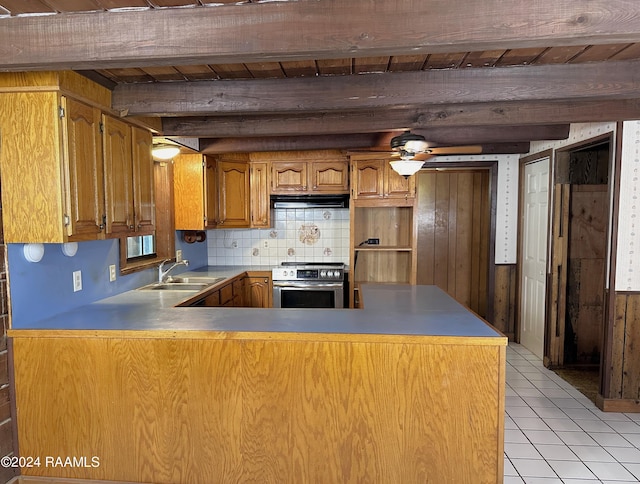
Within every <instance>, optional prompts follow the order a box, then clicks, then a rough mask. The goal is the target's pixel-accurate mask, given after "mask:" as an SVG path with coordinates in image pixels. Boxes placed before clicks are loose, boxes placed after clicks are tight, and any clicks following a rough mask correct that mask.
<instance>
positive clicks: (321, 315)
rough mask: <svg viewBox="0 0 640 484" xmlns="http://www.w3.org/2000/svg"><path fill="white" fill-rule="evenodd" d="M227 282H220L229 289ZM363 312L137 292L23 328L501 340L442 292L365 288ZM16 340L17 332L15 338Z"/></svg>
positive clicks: (215, 273)
mask: <svg viewBox="0 0 640 484" xmlns="http://www.w3.org/2000/svg"><path fill="white" fill-rule="evenodd" d="M247 270H250V271H256V270H261V271H265V270H267V271H268V270H270V268H269V267H265V266H258V267H249V268H247V267H205V268H201V269H196V270H194V271H189V272H185V273H182V274H180V276H188V275H192V276H208V277H209V276H210V277H224V278H233V277H235V276H237V275H240V274H242V273H243V272H245V271H247ZM223 284H224V283H220V285H223ZM360 291H361V299H362V300H363V301H364V309H262V308H219V307H215V308H209V307H175V306H176V305H177V304H179V303H181V302H183V301H185V300H186V299H189V298H191V297H193V296H194V294H195V293H196V292H195V291H194V292H189V291H139V290H132V291H128V292H125V293H122V294H119V295H116V296H112V297H109V298H106V299H103V300H100V301H98V302H95V303H92V304H88V305H86V306H82V307H79V308H77V309H74V310H71V311H67V312H65V313H62V314H59V315H56V316H53V317H51V318H48V319H45V320H43V321H39V322H38V323H34V324H32V325H30V326H29V327H25V328H14V331H11V333H14V334H15V333H16V331H18V330H20V331H19V332H20V335H24V331H21V330H92V331H101V330H140V331H149V330H165V331H214V332H220V331H225V332H227V331H228V332H288V333H325V334H326V333H331V334H365V335H373V334H380V335H416V336H465V337H502V338H504V336H503V335H502V334H500V333H499V332H497V331H496V330H494V329H493V328H492V327H491V326H490V325H488V324H487V323H485V322H484V321H483V320H482V319H480V318H479V317H477V316H476V315H475V314H474V313H472V312H470V311H469V310H468V309H466V308H465V307H464V306H462V305H461V304H459V303H457V302H456V301H455V300H454V299H453V298H451V297H450V296H449V295H447V294H446V293H445V292H444V291H442V290H441V289H439V288H438V287H436V286H410V285H404V284H389V285H386V284H384V285H383V284H375V285H373V284H365V285H363V286H362V287H361V289H360ZM10 335H11V334H10Z"/></svg>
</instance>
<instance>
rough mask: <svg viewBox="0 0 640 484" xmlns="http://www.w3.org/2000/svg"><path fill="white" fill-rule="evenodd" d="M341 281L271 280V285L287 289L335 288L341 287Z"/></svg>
mask: <svg viewBox="0 0 640 484" xmlns="http://www.w3.org/2000/svg"><path fill="white" fill-rule="evenodd" d="M343 286H344V283H343V282H319V283H318V282H304V281H273V287H286V288H287V289H300V290H304V289H336V288H340V287H343Z"/></svg>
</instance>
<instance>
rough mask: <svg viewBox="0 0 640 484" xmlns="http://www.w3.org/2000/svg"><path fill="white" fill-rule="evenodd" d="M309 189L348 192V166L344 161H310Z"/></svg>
mask: <svg viewBox="0 0 640 484" xmlns="http://www.w3.org/2000/svg"><path fill="white" fill-rule="evenodd" d="M310 165H311V170H310V177H311V180H310V185H311V191H314V192H318V193H349V166H348V164H347V162H346V161H312V162H310Z"/></svg>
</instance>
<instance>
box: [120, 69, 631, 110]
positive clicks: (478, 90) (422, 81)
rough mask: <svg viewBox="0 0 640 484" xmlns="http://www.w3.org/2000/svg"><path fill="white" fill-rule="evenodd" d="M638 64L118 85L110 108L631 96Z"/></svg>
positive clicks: (357, 106) (343, 106) (322, 106)
mask: <svg viewBox="0 0 640 484" xmlns="http://www.w3.org/2000/svg"><path fill="white" fill-rule="evenodd" d="M638 92H640V61H638V60H633V61H618V62H606V63H593V64H575V65H565V64H560V65H540V66H535V65H534V66H517V67H501V68H493V69H485V68H469V69H451V70H446V69H443V70H431V71H418V72H391V73H385V74H367V75H354V76H331V77H314V78H291V79H256V80H246V79H243V80H224V81H202V82H170V83H168V82H166V83H155V84H120V85H118V86H116V87H115V89H114V91H113V104H112V105H113V108H114V109H115V110H117V111H120V112H122V113H123V114H126V115H136V116H179V115H190V116H198V115H208V114H216V115H228V114H269V113H300V112H304V111H314V112H324V111H355V110H361V109H362V110H366V109H381V108H406V107H408V106H410V107H418V106H427V105H437V104H460V103H479V102H480V103H482V102H508V101H553V100H557V101H560V100H564V101H579V100H599V99H605V98H607V99H623V98H628V99H632V98H635V97H637V94H638Z"/></svg>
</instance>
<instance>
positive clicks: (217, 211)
mask: <svg viewBox="0 0 640 484" xmlns="http://www.w3.org/2000/svg"><path fill="white" fill-rule="evenodd" d="M268 177H269V170H268V164H267V163H249V162H246V161H236V160H232V161H229V160H226V159H225V158H224V157H213V156H205V155H201V154H198V153H195V154H181V155H179V156H177V157H176V158H174V174H173V178H174V208H175V224H176V229H177V230H208V229H214V228H221V229H223V228H227V227H228V228H250V227H256V228H258V227H269V225H270V219H271V217H270V210H269V193H268V187H269V185H268V183H269V181H268Z"/></svg>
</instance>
